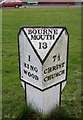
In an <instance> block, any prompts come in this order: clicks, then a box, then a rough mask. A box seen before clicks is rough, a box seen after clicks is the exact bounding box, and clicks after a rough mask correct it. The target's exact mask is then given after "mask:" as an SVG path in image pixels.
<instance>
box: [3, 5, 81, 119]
mask: <svg viewBox="0 0 83 120" xmlns="http://www.w3.org/2000/svg"><path fill="white" fill-rule="evenodd" d="M2 12H3V14H2V16H3V23H2V25H3V26H2V35H3V36H2V57H3V59H2V65H3V68H2V72H3V74H2V85H3V91H2V93H3V118H18V119H19V120H21V119H23V118H24V116H26V115H27V116H28V117H29V118H30V120H31V118H32V116H33V118H34V119H35V120H49V119H50V120H56V118H57V119H58V120H63V119H65V117H66V120H67V118H69V117H70V116H71V118H72V119H73V118H77V119H78V118H80V117H81V105H80V102H81V98H80V93H81V59H80V58H81V26H80V24H81V16H80V15H81V10H80V8H70V7H69V8H37V9H36V8H33V9H31V8H28V9H3V11H2ZM26 25H28V26H33V25H34V26H39V25H43V26H46V25H49V26H53V25H54V26H65V27H66V28H67V30H68V32H69V38H70V39H69V60H68V62H69V64H68V78H67V79H68V82H67V85H66V87H65V89H64V91H63V92H62V104H61V106H62V108H59V109H56V110H54V111H53V112H52V113H51V114H50V115H49V116H47V117H45V116H43V115H42V114H40V113H38V112H35V111H34V110H32V109H31V108H29V107H27V108H26V107H25V106H26V104H25V100H24V90H23V88H22V86H21V83H20V80H19V63H18V41H17V34H18V31H19V28H20V27H21V26H26ZM34 116H35V117H34ZM59 118H60V119H59ZM61 118H62V119H61ZM28 120H29V119H28ZM32 120H33V119H32Z"/></svg>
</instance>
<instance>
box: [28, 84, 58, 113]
mask: <svg viewBox="0 0 83 120" xmlns="http://www.w3.org/2000/svg"><path fill="white" fill-rule="evenodd" d="M59 97H60V84H59V85H57V86H56V87H55V86H54V87H52V88H50V89H48V90H46V91H44V92H42V91H40V90H38V89H35V88H34V87H32V86H30V85H27V104H28V105H30V106H32V108H34V109H36V110H38V111H39V112H42V113H44V114H47V113H49V112H50V111H51V110H52V109H54V108H56V107H57V106H59Z"/></svg>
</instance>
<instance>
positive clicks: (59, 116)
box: [16, 105, 81, 120]
mask: <svg viewBox="0 0 83 120" xmlns="http://www.w3.org/2000/svg"><path fill="white" fill-rule="evenodd" d="M16 120H81V119H76V118H74V117H72V116H71V115H70V114H69V113H68V112H67V111H66V109H65V108H63V107H57V108H56V109H54V110H53V111H51V113H50V114H49V115H43V114H42V113H39V112H38V111H35V110H33V109H32V108H31V107H27V105H26V106H24V107H23V109H22V113H21V114H20V115H19V117H18V118H17V119H16Z"/></svg>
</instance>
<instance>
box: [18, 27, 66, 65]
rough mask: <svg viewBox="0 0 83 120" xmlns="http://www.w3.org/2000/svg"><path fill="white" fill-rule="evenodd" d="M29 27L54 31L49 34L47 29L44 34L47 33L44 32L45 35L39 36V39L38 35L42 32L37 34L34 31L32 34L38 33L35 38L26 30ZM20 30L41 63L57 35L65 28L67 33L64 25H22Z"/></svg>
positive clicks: (57, 37)
mask: <svg viewBox="0 0 83 120" xmlns="http://www.w3.org/2000/svg"><path fill="white" fill-rule="evenodd" d="M29 29H33V30H38V29H39V30H41V29H42V30H43V29H44V30H48V29H51V30H54V32H52V31H51V33H52V35H53V36H50V33H48V31H47V33H48V36H46V35H47V34H45V33H44V35H45V36H43V37H42V39H41V38H40V39H39V36H41V35H43V33H41V34H38V33H36V31H35V32H34V34H37V35H39V36H38V39H37V40H36V37H35V36H33V33H31V34H29V32H28V30H29ZM21 30H22V31H23V32H24V34H25V36H26V38H27V40H28V41H29V43H30V44H31V47H32V48H33V50H34V52H35V53H36V55H37V57H38V58H39V60H40V62H41V63H42V64H43V63H44V62H45V60H46V59H47V57H48V56H49V54H50V52H51V50H52V49H53V47H54V46H55V44H56V42H57V41H58V39H59V37H60V36H61V35H62V33H63V31H64V30H65V31H66V33H67V34H68V32H67V29H66V28H65V27H51V26H41V27H40V26H23V27H21V29H20V32H21ZM20 32H19V34H20ZM31 35H32V36H31ZM44 38H45V39H44ZM47 39H48V40H47ZM47 43H48V46H47ZM42 45H43V46H44V47H45V48H44V49H42Z"/></svg>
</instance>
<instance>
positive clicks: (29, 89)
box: [19, 27, 68, 113]
mask: <svg viewBox="0 0 83 120" xmlns="http://www.w3.org/2000/svg"><path fill="white" fill-rule="evenodd" d="M44 29H45V31H44ZM38 31H41V33H40V32H38ZM50 31H51V32H50ZM56 31H57V32H56ZM34 35H35V36H36V37H32V36H34ZM41 35H42V36H43V38H44V36H45V39H43V38H40V39H39V37H38V39H36V38H37V36H41ZM48 35H50V36H52V37H51V38H52V39H50V37H49V39H48V37H47V36H48ZM53 35H54V36H53ZM40 43H41V44H40ZM43 43H45V44H43ZM42 45H43V47H42ZM67 49H68V33H67V32H66V29H65V28H63V27H62V28H61V27H24V28H22V29H21V31H20V33H19V52H20V73H21V74H20V78H21V80H23V81H24V82H26V89H25V84H24V82H21V83H22V85H23V87H24V89H25V90H26V98H27V103H28V104H30V105H32V107H33V108H34V109H38V110H39V111H40V112H43V113H48V112H50V111H51V110H52V109H53V108H54V107H56V106H57V105H59V102H60V101H59V100H60V92H61V91H62V90H63V88H64V87H65V85H66V81H64V80H66V76H67V71H66V69H67ZM62 81H64V82H63V83H62V88H60V84H61V82H62Z"/></svg>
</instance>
